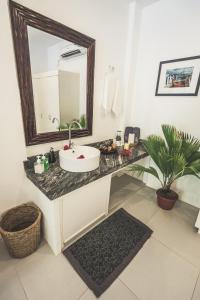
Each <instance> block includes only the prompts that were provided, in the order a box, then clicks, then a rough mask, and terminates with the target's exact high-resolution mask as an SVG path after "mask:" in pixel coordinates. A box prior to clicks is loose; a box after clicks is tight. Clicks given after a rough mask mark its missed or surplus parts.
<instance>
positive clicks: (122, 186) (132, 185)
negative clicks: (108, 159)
mask: <svg viewBox="0 0 200 300" xmlns="http://www.w3.org/2000/svg"><path fill="white" fill-rule="evenodd" d="M143 187H144V184H143V182H141V181H139V180H136V179H134V178H132V177H130V176H128V175H122V176H121V177H120V178H118V177H117V176H116V178H115V177H114V178H113V179H112V184H111V191H110V202H109V207H110V209H112V208H114V207H116V206H117V205H119V204H120V203H122V202H124V201H126V200H127V199H129V198H131V197H133V195H134V194H136V193H137V191H139V190H140V189H141V188H143Z"/></svg>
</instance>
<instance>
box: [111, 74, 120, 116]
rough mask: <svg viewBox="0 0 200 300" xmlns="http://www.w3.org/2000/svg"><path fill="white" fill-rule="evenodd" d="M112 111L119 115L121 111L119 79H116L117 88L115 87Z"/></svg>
mask: <svg viewBox="0 0 200 300" xmlns="http://www.w3.org/2000/svg"><path fill="white" fill-rule="evenodd" d="M112 112H113V114H114V115H115V116H116V117H118V116H119V114H120V112H121V104H120V101H119V80H118V79H117V80H116V89H115V96H114V99H113V103H112Z"/></svg>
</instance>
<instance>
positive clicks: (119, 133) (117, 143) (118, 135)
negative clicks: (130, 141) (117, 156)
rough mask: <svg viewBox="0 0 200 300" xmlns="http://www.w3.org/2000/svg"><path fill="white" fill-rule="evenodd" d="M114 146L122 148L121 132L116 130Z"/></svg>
mask: <svg viewBox="0 0 200 300" xmlns="http://www.w3.org/2000/svg"><path fill="white" fill-rule="evenodd" d="M116 145H117V147H121V146H122V131H121V130H118V131H117V134H116Z"/></svg>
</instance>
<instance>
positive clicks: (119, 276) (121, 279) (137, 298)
mask: <svg viewBox="0 0 200 300" xmlns="http://www.w3.org/2000/svg"><path fill="white" fill-rule="evenodd" d="M120 275H121V274H120ZM120 275H119V277H118V278H117V279H119V281H120V282H121V283H122V284H123V285H124V286H125V287H126V288H127V289H128V290H129V291H130V292H131V294H133V295H134V296H135V297H136V298H137V299H138V300H140V299H139V298H138V296H137V295H136V294H135V293H134V292H133V291H132V290H131V289H130V288H129V287H128V285H126V283H125V282H124V281H123V280H122V279H121V278H120Z"/></svg>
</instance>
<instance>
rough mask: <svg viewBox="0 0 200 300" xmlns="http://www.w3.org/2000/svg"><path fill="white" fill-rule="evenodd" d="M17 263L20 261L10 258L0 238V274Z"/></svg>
mask: <svg viewBox="0 0 200 300" xmlns="http://www.w3.org/2000/svg"><path fill="white" fill-rule="evenodd" d="M19 261H20V259H15V258H12V257H10V255H9V254H8V251H7V249H6V246H5V244H4V242H3V240H2V239H1V238H0V272H4V271H6V270H8V269H10V268H13V267H14V266H15V264H16V263H18V262H19ZM0 299H1V298H0Z"/></svg>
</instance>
